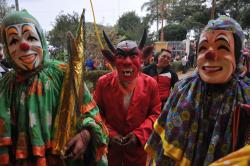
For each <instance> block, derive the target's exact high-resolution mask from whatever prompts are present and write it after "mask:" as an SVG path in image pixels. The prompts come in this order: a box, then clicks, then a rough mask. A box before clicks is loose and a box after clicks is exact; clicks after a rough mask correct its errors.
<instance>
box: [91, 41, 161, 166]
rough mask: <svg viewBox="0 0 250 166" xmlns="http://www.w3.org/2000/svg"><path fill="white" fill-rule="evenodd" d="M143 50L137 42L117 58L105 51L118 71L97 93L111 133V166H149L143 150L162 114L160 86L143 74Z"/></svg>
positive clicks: (101, 82)
mask: <svg viewBox="0 0 250 166" xmlns="http://www.w3.org/2000/svg"><path fill="white" fill-rule="evenodd" d="M106 40H107V39H106ZM140 49H141V48H140V47H139V48H137V45H136V44H135V42H133V41H123V42H121V43H119V44H118V46H117V49H116V50H114V52H113V51H112V52H113V53H114V55H113V54H112V53H110V52H108V51H107V50H102V52H103V54H104V56H109V60H111V61H112V59H113V60H114V61H113V64H115V65H116V68H117V71H114V72H112V73H109V74H106V75H104V76H102V77H101V78H99V80H98V83H97V87H96V91H95V93H94V99H95V100H96V102H97V105H98V106H99V108H100V110H101V112H102V115H103V118H104V119H105V122H106V125H107V127H108V130H109V137H110V145H109V149H108V162H109V165H110V166H112V165H114V166H119V165H128V166H133V165H135V166H145V165H146V157H147V155H146V152H145V151H144V149H143V146H144V144H145V143H146V141H147V140H148V138H149V135H150V134H151V132H152V129H153V124H154V121H155V120H156V119H157V117H158V116H159V114H160V109H161V102H160V98H159V93H158V90H157V82H156V81H155V80H154V79H153V78H152V77H150V76H147V75H145V74H143V73H141V72H139V68H140V57H141V55H142V52H141V51H140ZM111 50H112V48H111ZM107 53H108V55H107ZM124 84H126V85H127V86H125V85H124Z"/></svg>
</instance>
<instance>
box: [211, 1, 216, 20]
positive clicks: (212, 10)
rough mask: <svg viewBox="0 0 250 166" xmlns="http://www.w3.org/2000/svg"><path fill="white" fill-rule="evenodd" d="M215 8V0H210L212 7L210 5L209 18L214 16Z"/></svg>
mask: <svg viewBox="0 0 250 166" xmlns="http://www.w3.org/2000/svg"><path fill="white" fill-rule="evenodd" d="M215 8H216V0H212V7H211V20H213V19H214V16H215Z"/></svg>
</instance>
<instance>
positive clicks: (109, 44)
mask: <svg viewBox="0 0 250 166" xmlns="http://www.w3.org/2000/svg"><path fill="white" fill-rule="evenodd" d="M103 36H104V39H105V40H106V42H107V44H108V47H109V49H110V50H111V51H112V52H113V53H115V47H114V46H113V44H112V43H111V41H110V40H109V38H108V36H107V34H106V33H105V31H103Z"/></svg>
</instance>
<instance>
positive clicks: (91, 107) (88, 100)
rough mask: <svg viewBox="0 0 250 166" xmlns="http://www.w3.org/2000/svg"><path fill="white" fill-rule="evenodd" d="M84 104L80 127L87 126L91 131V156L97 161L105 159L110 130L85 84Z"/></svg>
mask: <svg viewBox="0 0 250 166" xmlns="http://www.w3.org/2000/svg"><path fill="white" fill-rule="evenodd" d="M83 99H84V101H83V105H82V107H81V114H80V118H81V119H82V120H80V124H79V127H80V129H83V128H86V129H88V130H89V132H90V133H91V145H90V146H88V148H89V151H90V152H91V156H93V157H94V159H95V160H96V161H97V163H98V162H99V163H100V162H101V163H103V162H104V161H101V160H102V159H103V156H105V154H106V153H107V144H108V132H107V129H106V127H105V125H104V124H103V122H102V119H101V116H100V112H99V109H98V107H97V105H96V103H95V101H94V99H93V98H92V96H91V95H90V92H89V90H88V89H87V87H86V85H84V96H83ZM87 151H88V150H87Z"/></svg>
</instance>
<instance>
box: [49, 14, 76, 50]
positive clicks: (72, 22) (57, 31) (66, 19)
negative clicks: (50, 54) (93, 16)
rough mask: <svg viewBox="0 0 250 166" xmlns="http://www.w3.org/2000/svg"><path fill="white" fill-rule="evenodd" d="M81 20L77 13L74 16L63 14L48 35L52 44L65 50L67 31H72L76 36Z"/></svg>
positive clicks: (58, 17)
mask: <svg viewBox="0 0 250 166" xmlns="http://www.w3.org/2000/svg"><path fill="white" fill-rule="evenodd" d="M79 20H80V18H79V15H78V14H77V13H76V12H73V14H64V13H63V12H61V13H60V14H59V15H58V16H57V17H56V20H55V25H54V27H53V29H52V30H51V31H50V32H49V34H48V39H49V41H50V44H52V45H53V46H56V47H58V48H60V49H61V50H65V49H66V42H67V40H66V33H67V31H71V32H72V33H73V34H75V33H76V30H77V25H78V24H79Z"/></svg>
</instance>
